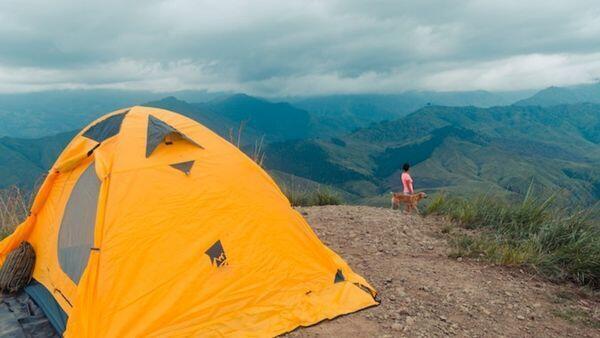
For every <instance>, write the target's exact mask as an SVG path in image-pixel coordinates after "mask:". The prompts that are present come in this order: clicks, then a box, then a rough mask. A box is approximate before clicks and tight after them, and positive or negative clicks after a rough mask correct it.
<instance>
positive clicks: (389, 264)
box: [287, 206, 600, 338]
mask: <svg viewBox="0 0 600 338" xmlns="http://www.w3.org/2000/svg"><path fill="white" fill-rule="evenodd" d="M298 210H299V211H300V212H301V213H302V214H303V215H304V217H305V218H306V219H307V220H308V222H309V223H310V224H311V225H312V227H313V228H314V229H315V231H316V232H317V234H318V235H319V237H320V238H321V240H323V241H324V242H325V243H326V244H327V245H328V246H329V247H330V248H332V249H333V250H335V251H336V252H337V253H338V254H340V255H341V256H342V257H344V258H345V259H346V261H348V263H349V264H350V266H351V267H352V268H353V269H354V271H356V272H358V273H360V274H361V275H362V276H364V277H365V278H366V279H367V280H369V282H370V283H371V284H372V285H373V286H374V287H375V288H376V289H377V290H378V292H379V296H380V298H381V301H382V302H381V304H380V305H379V306H377V307H373V308H369V309H366V310H363V311H359V312H357V313H353V314H350V315H346V316H342V317H339V318H336V319H334V320H331V321H325V322H322V323H320V324H318V325H314V326H311V327H308V328H300V329H297V330H296V331H294V332H291V333H289V334H288V335H287V336H288V337H332V336H335V337H351V336H352V337H355V338H356V337H403V336H408V337H441V336H459V337H534V336H535V337H556V336H560V337H600V300H599V299H598V297H597V296H594V295H591V296H590V295H589V293H583V292H581V290H579V289H577V288H575V287H573V286H569V285H555V284H552V283H548V282H544V281H541V280H539V279H538V278H535V277H534V276H532V275H530V274H528V273H525V272H523V271H520V270H519V269H518V268H504V267H499V266H494V265H490V264H487V263H484V262H478V261H476V260H466V259H465V260H462V259H460V258H459V259H451V258H448V253H449V250H450V248H449V247H448V244H447V240H446V238H447V237H446V236H447V235H444V234H443V233H442V227H444V225H447V224H448V223H447V222H446V221H444V220H443V219H441V218H438V217H425V218H422V217H420V216H406V215H403V214H402V213H401V212H398V211H392V210H388V209H382V208H373V207H365V206H326V207H310V208H299V209H298Z"/></svg>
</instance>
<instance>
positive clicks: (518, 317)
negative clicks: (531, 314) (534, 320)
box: [517, 315, 525, 320]
mask: <svg viewBox="0 0 600 338" xmlns="http://www.w3.org/2000/svg"><path fill="white" fill-rule="evenodd" d="M517 319H518V320H525V317H523V316H521V315H518V316H517Z"/></svg>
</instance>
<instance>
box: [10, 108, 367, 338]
mask: <svg viewBox="0 0 600 338" xmlns="http://www.w3.org/2000/svg"><path fill="white" fill-rule="evenodd" d="M23 240H27V241H29V242H30V243H32V245H33V246H34V248H35V251H36V255H37V258H36V265H35V269H34V273H33V278H34V280H35V284H34V285H30V286H29V287H28V289H29V290H30V292H28V293H29V294H30V295H32V297H33V298H34V300H36V302H38V304H41V305H40V306H41V307H42V309H44V311H45V312H46V314H47V315H48V316H49V318H51V320H52V322H53V324H54V325H55V327H57V328H58V329H59V330H62V329H65V327H66V330H65V332H64V334H65V335H66V336H70V337H96V336H98V337H135V336H189V335H194V336H274V335H277V334H281V333H284V332H288V331H291V330H293V329H294V328H296V327H298V326H307V325H311V324H315V323H317V322H319V321H321V320H323V319H328V318H329V319H331V318H334V317H336V316H339V315H341V314H345V313H350V312H354V311H357V310H360V309H363V308H365V307H369V306H373V305H376V304H377V302H376V301H375V300H374V297H375V294H376V293H375V290H374V289H373V288H372V287H371V286H370V285H369V283H368V282H367V281H366V280H365V279H363V278H362V277H361V276H359V275H357V274H355V273H354V272H353V271H352V270H351V269H350V267H349V266H348V264H347V263H346V262H345V261H344V260H343V259H342V258H340V257H339V256H338V255H337V254H335V253H334V252H333V251H332V250H330V249H329V248H327V247H326V246H325V245H323V243H321V242H320V241H319V239H318V238H317V236H316V235H315V234H314V233H313V231H312V229H311V228H310V226H309V225H308V224H307V223H306V222H305V220H304V219H303V218H302V217H301V216H300V215H299V214H298V213H297V212H296V211H295V210H294V209H293V208H291V207H290V204H289V202H288V200H287V199H286V198H285V196H284V195H283V194H282V193H281V191H280V190H279V188H278V187H277V185H276V184H275V183H274V182H273V180H272V179H271V178H270V177H269V176H268V175H267V174H266V173H265V171H263V170H262V169H261V168H260V167H259V166H258V165H256V164H255V163H254V162H253V161H252V160H251V159H249V158H248V157H246V156H245V155H244V154H243V153H242V152H241V151H239V150H238V149H237V148H236V147H234V146H233V145H231V144H230V143H228V142H227V141H225V140H223V139H222V138H221V137H219V136H217V135H216V134H214V133H213V132H211V131H210V130H208V129H207V128H205V127H204V126H202V125H200V124H199V123H197V122H195V121H193V120H190V119H188V118H185V117H183V116H181V115H178V114H175V113H172V112H169V111H165V110H161V109H155V108H147V107H133V108H129V109H124V110H119V111H116V112H113V113H111V114H108V115H107V116H105V117H102V118H100V119H99V120H97V121H95V122H94V123H92V124H91V125H90V126H89V127H87V128H85V129H84V130H83V131H82V132H81V133H80V134H79V135H77V136H76V137H75V138H74V139H73V141H72V142H71V143H70V144H69V145H68V146H67V148H66V149H65V150H64V151H63V153H62V154H61V155H60V157H59V158H58V160H57V162H56V164H55V166H54V167H53V168H52V170H51V171H50V173H49V175H48V177H47V178H46V180H45V182H44V184H43V185H42V187H41V188H40V190H39V192H38V195H37V197H36V199H35V201H34V203H33V206H32V209H31V215H30V216H29V217H28V218H27V220H26V221H25V222H24V223H23V224H21V225H20V226H19V227H18V228H17V229H16V231H15V232H14V233H13V234H12V235H11V236H9V237H7V238H6V239H5V240H3V241H2V242H1V243H0V257H2V259H4V257H6V255H7V253H8V252H10V251H11V250H12V249H14V248H15V247H16V246H18V245H19V244H20V242H21V241H23Z"/></svg>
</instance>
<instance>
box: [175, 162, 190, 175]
mask: <svg viewBox="0 0 600 338" xmlns="http://www.w3.org/2000/svg"><path fill="white" fill-rule="evenodd" d="M170 166H171V167H173V168H175V169H177V170H179V171H181V172H183V173H184V174H186V175H189V174H190V173H191V172H192V167H193V166H194V161H187V162H181V163H175V164H171V165H170Z"/></svg>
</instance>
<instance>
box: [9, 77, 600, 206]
mask: <svg viewBox="0 0 600 338" xmlns="http://www.w3.org/2000/svg"><path fill="white" fill-rule="evenodd" d="M117 92H119V91H116V92H115V93H113V92H111V91H109V90H107V91H98V92H93V93H92V92H86V91H79V92H78V91H72V92H70V91H68V92H66V94H65V92H52V93H32V94H18V95H23V96H21V97H20V98H19V99H16V98H11V96H10V95H4V96H1V95H0V116H1V118H2V121H5V122H6V123H3V124H2V126H1V127H0V134H4V135H10V136H4V137H0V188H2V187H7V186H9V185H15V184H16V185H20V186H23V187H26V188H31V187H33V186H34V183H35V182H36V180H38V178H39V177H40V176H41V175H42V174H43V173H44V172H45V171H46V170H47V169H48V168H49V166H50V165H51V164H52V162H53V161H54V159H55V158H56V156H57V155H58V153H59V152H60V150H61V149H62V148H63V147H64V145H66V143H67V142H68V141H69V140H70V138H71V137H72V136H73V135H74V134H75V133H76V131H74V130H76V129H79V128H81V127H82V126H83V125H85V124H87V123H89V121H90V120H92V119H93V118H95V117H97V116H98V115H100V114H101V113H104V112H105V111H108V110H112V109H116V108H118V107H122V106H126V105H130V104H136V103H143V102H146V103H143V104H144V105H148V106H154V107H161V108H165V109H169V110H173V111H176V112H179V113H181V114H184V115H186V116H189V117H191V118H193V119H196V120H198V121H199V122H201V123H203V124H204V125H206V126H207V127H209V128H211V129H213V130H214V131H216V132H217V133H219V134H220V135H222V136H223V137H225V138H226V139H228V140H231V141H232V142H233V143H235V144H239V146H240V147H241V148H242V149H243V150H244V151H246V152H247V153H252V152H253V151H256V145H257V144H258V143H259V142H260V143H263V142H264V148H262V149H264V152H265V160H264V163H263V165H264V166H265V167H266V169H268V170H269V171H271V173H272V174H273V176H274V177H275V178H276V179H277V180H278V181H279V182H280V183H281V184H284V185H286V186H294V185H302V186H304V187H312V188H314V187H318V186H328V187H330V188H331V189H333V190H334V191H336V192H338V193H339V194H341V195H342V196H343V197H344V198H345V199H347V200H349V201H351V202H357V203H367V204H382V203H384V202H386V201H387V198H388V195H387V192H388V191H390V190H399V189H400V182H399V179H398V178H399V172H398V169H399V168H400V167H401V165H402V164H403V163H404V162H410V163H411V164H412V166H413V169H412V175H413V178H414V179H415V185H416V187H417V188H418V189H424V190H426V191H440V190H443V191H447V192H448V193H451V194H472V193H482V192H484V193H494V194H499V195H504V196H507V197H509V198H510V197H516V196H518V195H520V194H523V192H524V190H525V189H527V187H528V186H529V184H530V183H531V182H532V180H533V181H534V182H535V183H536V184H535V186H536V187H537V189H538V191H539V192H540V193H543V194H550V193H552V192H558V198H559V199H560V200H561V201H562V202H564V203H565V204H579V205H590V204H592V203H594V202H596V201H598V199H600V169H599V168H600V146H599V144H600V102H598V101H600V100H599V99H598V98H599V97H600V96H599V95H595V94H594V93H598V92H600V84H591V85H582V86H575V87H566V88H558V87H551V88H547V89H544V90H542V91H539V92H537V93H535V94H534V95H532V96H530V97H528V98H523V95H524V94H526V93H525V92H515V93H501V94H497V93H495V94H494V93H488V92H483V91H481V92H462V93H433V92H407V93H402V94H396V95H336V96H322V97H313V98H288V99H289V100H288V101H289V102H284V101H283V99H277V100H267V99H263V98H257V97H252V96H248V95H245V94H230V93H206V92H201V91H199V92H180V93H166V94H171V95H168V96H167V97H165V96H161V97H163V98H162V99H158V97H157V95H161V94H160V93H149V92H135V93H134V92H128V93H126V94H124V93H120V94H119V93H117ZM163 94H165V93H163ZM28 95H29V96H28ZM86 95H87V96H86ZM88 96H89V97H88ZM75 97H79V98H80V100H75V99H74V98H75ZM90 97H91V98H90ZM26 98H27V99H26ZM31 98H38V99H39V100H38V101H35V102H30V101H28V99H31ZM92 98H94V99H92ZM19 100H22V102H21V101H19ZM136 100H137V101H136ZM511 100H514V101H511ZM70 101H71V103H69V102H70ZM133 101H135V102H133ZM140 101H141V102H140ZM130 102H131V103H130ZM512 102H514V104H511V103H512ZM53 104H54V106H52V105H53ZM90 104H91V106H90ZM61 107H69V108H68V109H64V110H60V109H61ZM83 111H85V113H81V112H83ZM7 112H10V113H7ZM53 131H62V132H58V133H57V132H53ZM38 134H41V135H48V136H44V137H38V138H26V137H27V136H30V135H38Z"/></svg>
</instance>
